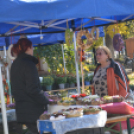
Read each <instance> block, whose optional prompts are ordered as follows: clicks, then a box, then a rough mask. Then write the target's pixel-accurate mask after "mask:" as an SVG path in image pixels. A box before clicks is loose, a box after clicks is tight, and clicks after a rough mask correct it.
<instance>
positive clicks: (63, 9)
mask: <svg viewBox="0 0 134 134" xmlns="http://www.w3.org/2000/svg"><path fill="white" fill-rule="evenodd" d="M129 14H134V0H1V1H0V22H10V21H26V20H27V21H34V20H52V19H69V18H90V17H101V16H110V17H111V16H117V15H129Z"/></svg>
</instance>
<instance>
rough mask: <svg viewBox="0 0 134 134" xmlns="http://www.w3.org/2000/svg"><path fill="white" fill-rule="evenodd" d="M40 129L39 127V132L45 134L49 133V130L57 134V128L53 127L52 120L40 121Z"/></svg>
mask: <svg viewBox="0 0 134 134" xmlns="http://www.w3.org/2000/svg"><path fill="white" fill-rule="evenodd" d="M38 129H39V133H40V134H43V133H45V132H46V133H47V132H51V133H52V134H56V131H55V129H54V128H53V125H52V122H50V121H41V120H39V121H38Z"/></svg>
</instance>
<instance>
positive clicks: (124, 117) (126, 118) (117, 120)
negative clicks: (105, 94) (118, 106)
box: [105, 114, 134, 134]
mask: <svg viewBox="0 0 134 134" xmlns="http://www.w3.org/2000/svg"><path fill="white" fill-rule="evenodd" d="M133 116H134V114H130V115H122V116H116V117H110V118H108V119H107V122H106V124H110V123H112V125H110V126H108V127H107V126H105V130H108V131H111V132H114V133H116V134H122V127H121V122H122V121H127V130H128V134H131V129H133V128H131V126H130V119H134V118H133ZM117 124H119V125H120V130H119V131H117V130H114V129H112V128H113V127H114V126H115V125H117Z"/></svg>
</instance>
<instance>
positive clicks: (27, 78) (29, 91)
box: [11, 53, 49, 123]
mask: <svg viewBox="0 0 134 134" xmlns="http://www.w3.org/2000/svg"><path fill="white" fill-rule="evenodd" d="M37 63H38V60H37V59H36V58H35V57H33V56H30V55H27V54H25V53H23V54H20V55H19V56H18V57H17V58H16V59H15V60H14V62H13V64H12V66H11V89H12V95H13V97H14V98H15V102H16V114H17V121H18V122H20V123H25V122H35V121H36V120H37V119H38V118H39V116H40V115H41V114H42V113H43V112H44V111H45V107H46V105H47V104H48V103H49V101H48V99H47V98H46V97H45V96H44V92H43V91H42V90H41V88H40V82H39V76H38V72H37V68H36V64H37Z"/></svg>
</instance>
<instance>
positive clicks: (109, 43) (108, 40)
mask: <svg viewBox="0 0 134 134" xmlns="http://www.w3.org/2000/svg"><path fill="white" fill-rule="evenodd" d="M106 28H107V26H105V31H106ZM105 41H106V46H107V47H108V48H109V49H110V51H111V54H112V58H113V59H114V47H113V39H112V38H111V37H110V36H109V35H108V34H105Z"/></svg>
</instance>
